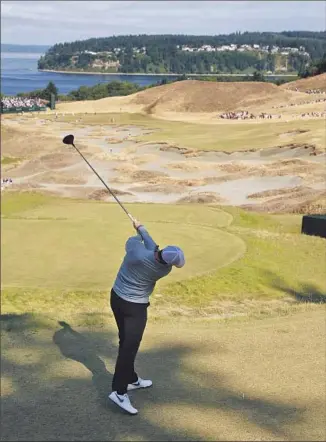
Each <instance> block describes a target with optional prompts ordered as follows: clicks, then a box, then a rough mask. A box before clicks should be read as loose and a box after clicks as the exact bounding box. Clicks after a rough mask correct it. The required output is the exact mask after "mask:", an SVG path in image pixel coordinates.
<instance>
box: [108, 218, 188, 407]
mask: <svg viewBox="0 0 326 442" xmlns="http://www.w3.org/2000/svg"><path fill="white" fill-rule="evenodd" d="M133 225H134V228H135V229H136V231H137V233H138V234H137V235H136V236H132V237H131V238H129V239H128V240H127V242H126V255H125V257H124V260H123V262H122V264H121V267H120V270H119V272H118V275H117V278H116V280H115V283H114V286H113V288H112V290H111V308H112V311H113V314H114V317H115V320H116V323H117V326H118V329H119V354H118V358H117V361H116V366H115V372H114V376H113V381H112V393H111V394H110V395H109V398H110V399H111V400H112V401H113V402H114V403H115V404H117V405H118V406H119V407H121V408H122V409H124V410H125V411H127V412H128V413H130V414H137V413H138V411H137V410H136V408H134V407H133V406H132V405H131V403H130V399H129V396H128V393H127V391H131V390H136V389H139V388H147V387H151V386H152V381H150V380H145V379H142V378H140V377H139V376H138V375H137V373H136V372H135V368H134V363H135V358H136V355H137V352H138V349H139V345H140V342H141V340H142V337H143V333H144V330H145V327H146V322H147V308H148V306H149V305H150V303H149V296H150V295H151V293H152V292H153V290H154V287H155V284H156V281H158V280H159V279H160V278H163V277H164V276H166V275H168V274H169V273H170V272H171V270H172V266H175V267H179V268H180V267H183V266H184V264H185V258H184V254H183V251H182V250H181V249H180V248H179V247H176V246H167V247H165V248H164V249H162V250H160V249H159V246H158V245H156V243H155V242H154V241H153V239H152V238H151V236H150V235H149V233H148V232H147V230H146V229H145V227H144V226H142V225H141V224H140V223H139V222H138V221H137V220H134V221H133Z"/></svg>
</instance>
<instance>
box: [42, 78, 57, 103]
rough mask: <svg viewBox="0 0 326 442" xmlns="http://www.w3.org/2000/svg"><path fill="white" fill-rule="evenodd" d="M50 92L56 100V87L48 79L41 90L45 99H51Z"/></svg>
mask: <svg viewBox="0 0 326 442" xmlns="http://www.w3.org/2000/svg"><path fill="white" fill-rule="evenodd" d="M51 94H54V96H55V99H56V100H57V98H58V88H57V87H56V85H55V84H54V83H53V82H52V81H50V82H49V83H48V85H47V87H46V88H45V89H44V90H43V97H42V98H44V99H45V100H49V101H50V99H51Z"/></svg>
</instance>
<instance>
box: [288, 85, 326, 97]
mask: <svg viewBox="0 0 326 442" xmlns="http://www.w3.org/2000/svg"><path fill="white" fill-rule="evenodd" d="M288 90H294V91H295V92H304V93H305V94H322V95H325V94H326V92H325V91H321V90H320V89H307V90H306V91H300V90H299V89H298V88H297V87H296V88H295V89H288Z"/></svg>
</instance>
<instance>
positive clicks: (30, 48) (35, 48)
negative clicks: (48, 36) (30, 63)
mask: <svg viewBox="0 0 326 442" xmlns="http://www.w3.org/2000/svg"><path fill="white" fill-rule="evenodd" d="M50 47H51V46H49V45H46V46H45V45H14V44H9V43H8V44H7V43H1V52H26V53H30V54H31V53H34V54H43V53H45V52H46V51H47V50H48V49H49V48H50Z"/></svg>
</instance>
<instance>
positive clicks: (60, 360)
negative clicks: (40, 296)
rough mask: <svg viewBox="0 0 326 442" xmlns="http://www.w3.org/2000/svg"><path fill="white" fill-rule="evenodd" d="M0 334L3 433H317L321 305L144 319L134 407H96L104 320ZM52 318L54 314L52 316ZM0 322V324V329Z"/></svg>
mask: <svg viewBox="0 0 326 442" xmlns="http://www.w3.org/2000/svg"><path fill="white" fill-rule="evenodd" d="M23 319H24V318H21V320H20V325H19V328H18V329H17V328H15V327H12V326H10V324H9V323H8V322H5V324H6V328H7V331H4V332H3V337H2V365H1V367H2V396H3V398H2V401H3V405H2V430H1V436H2V437H1V439H2V440H4V441H9V440H35V441H38V440H45V441H50V440H85V441H86V440H89V441H100V440H107V441H109V440H142V441H148V440H154V441H155V440H156V441H157V440H160V441H163V440H169V441H171V440H173V441H177V440H178V441H179V440H214V441H216V440H324V439H325V437H326V433H325V426H324V423H325V417H326V416H325V407H324V405H325V399H326V397H325V373H324V370H325V362H326V361H325V327H324V325H325V323H324V309H322V307H319V308H318V307H316V310H315V311H311V312H305V313H298V314H295V315H293V316H288V317H277V318H270V319H265V320H252V321H250V322H245V323H242V322H229V323H225V322H217V321H213V320H206V321H205V320H194V319H192V320H188V321H187V320H185V319H184V320H180V319H179V318H178V320H175V321H173V320H169V321H163V320H162V321H160V320H159V321H157V322H156V321H154V320H153V319H150V320H149V325H148V329H147V330H146V334H145V337H144V340H143V343H142V347H141V352H140V354H139V357H138V362H137V369H138V370H139V373H140V374H141V375H142V376H144V377H150V378H152V379H153V381H154V388H152V389H150V390H148V391H137V392H133V394H132V401H133V403H134V405H135V406H136V407H137V408H138V409H139V415H137V416H135V417H130V416H127V415H124V414H122V413H121V412H120V410H119V409H117V408H116V407H115V406H114V405H111V404H106V400H105V398H106V395H107V392H108V391H109V389H110V384H111V379H112V370H113V367H114V361H115V357H116V352H117V347H116V345H117V337H116V330H115V327H114V324H113V319H112V318H111V317H110V318H108V327H107V328H96V327H94V326H91V325H90V326H89V327H87V328H78V327H76V326H75V325H74V324H72V323H71V324H70V325H71V327H72V329H69V328H63V327H61V326H59V325H58V323H57V322H56V321H52V323H51V325H46V324H44V325H43V326H42V325H41V324H38V325H37V326H31V327H30V328H29V327H27V325H26V326H25V327H24V325H23V323H24V321H23ZM57 319H58V320H59V319H62V318H57ZM8 329H9V330H10V331H8Z"/></svg>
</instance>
